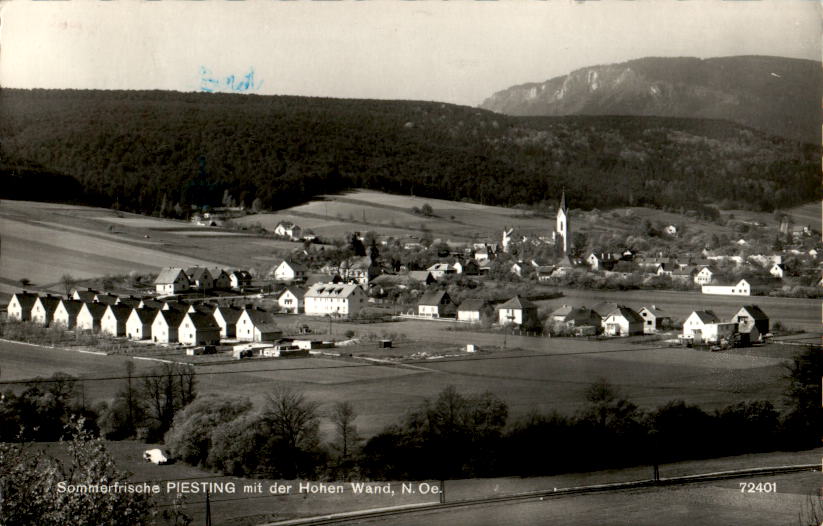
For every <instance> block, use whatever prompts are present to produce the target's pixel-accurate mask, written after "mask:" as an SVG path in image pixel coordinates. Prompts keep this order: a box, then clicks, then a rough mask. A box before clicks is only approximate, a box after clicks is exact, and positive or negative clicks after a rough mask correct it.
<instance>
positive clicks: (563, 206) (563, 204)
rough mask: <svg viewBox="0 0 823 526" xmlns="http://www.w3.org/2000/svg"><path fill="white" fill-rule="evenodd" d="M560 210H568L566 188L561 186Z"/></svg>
mask: <svg viewBox="0 0 823 526" xmlns="http://www.w3.org/2000/svg"><path fill="white" fill-rule="evenodd" d="M560 210H563V211H564V212H565V211H566V210H568V208H566V189H565V188H563V193H562V194H561V196H560Z"/></svg>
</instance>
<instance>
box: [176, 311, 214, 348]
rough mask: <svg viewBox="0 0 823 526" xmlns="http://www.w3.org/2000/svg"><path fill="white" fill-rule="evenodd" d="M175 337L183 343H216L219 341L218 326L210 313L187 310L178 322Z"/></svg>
mask: <svg viewBox="0 0 823 526" xmlns="http://www.w3.org/2000/svg"><path fill="white" fill-rule="evenodd" d="M177 339H178V341H179V342H180V343H182V344H184V345H216V344H218V343H220V327H218V325H217V323H216V322H215V321H214V317H212V316H211V315H210V314H203V313H200V312H189V313H188V314H186V316H185V317H184V318H183V322H182V323H181V324H180V328H179V329H178V333H177Z"/></svg>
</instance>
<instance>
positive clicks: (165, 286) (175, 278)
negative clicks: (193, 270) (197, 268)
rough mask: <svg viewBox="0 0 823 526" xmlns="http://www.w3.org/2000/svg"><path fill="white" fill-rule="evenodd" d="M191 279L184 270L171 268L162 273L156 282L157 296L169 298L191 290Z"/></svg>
mask: <svg viewBox="0 0 823 526" xmlns="http://www.w3.org/2000/svg"><path fill="white" fill-rule="evenodd" d="M189 286H190V282H189V277H188V276H187V275H186V272H185V271H184V270H183V269H182V268H177V267H169V268H165V269H163V270H161V271H160V274H158V275H157V278H156V279H155V280H154V287H155V289H156V291H157V294H159V295H161V296H168V295H170V294H177V293H180V292H184V291H187V290H189Z"/></svg>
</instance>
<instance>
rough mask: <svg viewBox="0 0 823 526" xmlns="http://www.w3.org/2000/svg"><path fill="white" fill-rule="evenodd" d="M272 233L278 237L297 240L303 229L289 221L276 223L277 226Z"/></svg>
mask: <svg viewBox="0 0 823 526" xmlns="http://www.w3.org/2000/svg"><path fill="white" fill-rule="evenodd" d="M274 233H275V234H277V235H278V236H283V237H288V238H289V239H292V240H298V239H300V238H301V237H302V236H303V229H302V228H300V227H299V226H298V225H296V224H294V223H292V222H291V221H280V222H279V223H277V226H276V227H274Z"/></svg>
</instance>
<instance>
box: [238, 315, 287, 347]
mask: <svg viewBox="0 0 823 526" xmlns="http://www.w3.org/2000/svg"><path fill="white" fill-rule="evenodd" d="M282 335H283V331H281V330H280V329H279V328H278V327H277V324H275V323H274V318H272V316H271V314H269V313H268V312H266V311H263V310H260V309H255V308H246V309H243V312H242V313H241V314H240V317H239V318H238V319H237V339H238V340H239V341H241V342H272V341H275V340H277V339H278V338H280V337H281V336H282Z"/></svg>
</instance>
